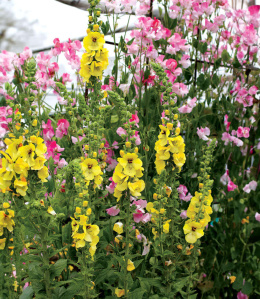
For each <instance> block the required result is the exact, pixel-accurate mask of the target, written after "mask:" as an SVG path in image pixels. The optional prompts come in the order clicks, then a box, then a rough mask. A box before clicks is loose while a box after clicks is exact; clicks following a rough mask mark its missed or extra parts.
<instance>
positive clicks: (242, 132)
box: [237, 127, 250, 138]
mask: <svg viewBox="0 0 260 299" xmlns="http://www.w3.org/2000/svg"><path fill="white" fill-rule="evenodd" d="M249 131H250V128H247V127H244V128H243V127H238V129H237V137H245V138H248V137H249Z"/></svg>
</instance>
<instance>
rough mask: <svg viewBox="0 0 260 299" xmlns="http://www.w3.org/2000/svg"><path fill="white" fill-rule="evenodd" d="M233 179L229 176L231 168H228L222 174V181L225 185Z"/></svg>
mask: <svg viewBox="0 0 260 299" xmlns="http://www.w3.org/2000/svg"><path fill="white" fill-rule="evenodd" d="M230 181H231V179H230V177H229V170H228V169H227V170H226V172H225V173H224V174H223V175H222V177H221V178H220V182H221V183H222V184H223V185H227V184H228V183H229V182H230Z"/></svg>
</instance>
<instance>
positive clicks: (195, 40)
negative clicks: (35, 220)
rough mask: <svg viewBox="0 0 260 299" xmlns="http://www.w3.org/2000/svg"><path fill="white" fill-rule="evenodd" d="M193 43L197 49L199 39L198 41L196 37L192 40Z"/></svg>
mask: <svg viewBox="0 0 260 299" xmlns="http://www.w3.org/2000/svg"><path fill="white" fill-rule="evenodd" d="M192 45H193V47H194V48H195V49H197V48H198V46H199V41H198V40H197V39H194V40H193V41H192Z"/></svg>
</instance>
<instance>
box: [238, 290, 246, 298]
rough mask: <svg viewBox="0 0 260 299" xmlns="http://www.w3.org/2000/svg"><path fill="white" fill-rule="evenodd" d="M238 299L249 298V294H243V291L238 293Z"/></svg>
mask: <svg viewBox="0 0 260 299" xmlns="http://www.w3.org/2000/svg"><path fill="white" fill-rule="evenodd" d="M237 299H248V296H247V295H245V294H243V293H242V292H241V291H240V292H239V293H237Z"/></svg>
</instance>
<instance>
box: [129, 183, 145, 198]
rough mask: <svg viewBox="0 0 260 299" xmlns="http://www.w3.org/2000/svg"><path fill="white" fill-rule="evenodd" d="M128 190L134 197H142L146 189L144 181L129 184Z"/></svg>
mask: <svg viewBox="0 0 260 299" xmlns="http://www.w3.org/2000/svg"><path fill="white" fill-rule="evenodd" d="M128 188H129V190H130V192H131V195H132V196H141V193H140V192H142V191H143V190H144V188H145V182H144V181H143V180H138V181H137V182H134V183H130V182H129V183H128Z"/></svg>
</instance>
